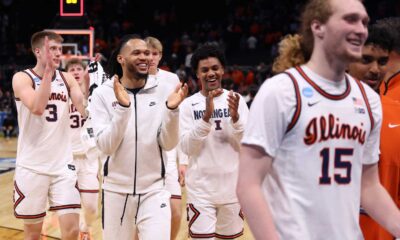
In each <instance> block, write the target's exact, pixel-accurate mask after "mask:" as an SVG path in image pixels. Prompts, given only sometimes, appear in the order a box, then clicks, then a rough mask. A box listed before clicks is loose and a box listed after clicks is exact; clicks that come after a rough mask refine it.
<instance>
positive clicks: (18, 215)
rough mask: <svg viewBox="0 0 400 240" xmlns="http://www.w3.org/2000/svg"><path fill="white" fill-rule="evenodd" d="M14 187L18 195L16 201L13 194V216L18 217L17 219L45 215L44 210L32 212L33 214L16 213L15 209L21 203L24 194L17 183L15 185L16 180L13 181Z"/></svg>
mask: <svg viewBox="0 0 400 240" xmlns="http://www.w3.org/2000/svg"><path fill="white" fill-rule="evenodd" d="M14 189H15V191H16V192H17V193H18V195H19V198H18V199H17V201H15V194H14V216H15V217H16V218H19V219H36V218H42V217H44V216H46V212H43V213H39V214H34V215H20V214H18V213H17V211H16V208H17V206H18V205H19V204H20V203H21V201H22V200H24V199H25V195H24V194H23V193H22V192H21V190H20V189H19V188H18V185H17V182H16V181H14Z"/></svg>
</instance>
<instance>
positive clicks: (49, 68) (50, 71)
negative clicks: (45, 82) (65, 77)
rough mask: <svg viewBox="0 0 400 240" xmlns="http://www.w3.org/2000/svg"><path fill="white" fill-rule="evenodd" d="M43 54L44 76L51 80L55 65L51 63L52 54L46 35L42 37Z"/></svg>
mask: <svg viewBox="0 0 400 240" xmlns="http://www.w3.org/2000/svg"><path fill="white" fill-rule="evenodd" d="M44 55H45V57H46V66H45V68H44V76H47V77H49V78H50V80H51V79H52V77H53V74H54V71H55V70H56V68H57V66H56V65H55V64H54V63H53V55H52V54H51V51H50V46H49V38H48V37H47V36H46V37H45V38H44ZM46 79H47V78H46Z"/></svg>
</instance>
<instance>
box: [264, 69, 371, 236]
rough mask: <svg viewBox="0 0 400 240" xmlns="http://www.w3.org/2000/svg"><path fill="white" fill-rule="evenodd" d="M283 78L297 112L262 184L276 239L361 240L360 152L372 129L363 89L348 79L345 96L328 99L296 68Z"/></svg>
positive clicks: (347, 77) (328, 96)
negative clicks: (293, 91) (293, 96)
mask: <svg viewBox="0 0 400 240" xmlns="http://www.w3.org/2000/svg"><path fill="white" fill-rule="evenodd" d="M287 74H288V75H290V77H291V78H292V80H293V82H294V86H295V89H296V99H297V109H296V111H295V114H294V117H293V121H292V122H291V124H289V126H288V129H287V132H286V135H285V137H284V138H283V141H282V143H281V145H280V148H279V150H278V152H277V154H276V157H275V158H274V160H273V165H272V173H271V174H270V175H268V176H267V178H266V179H265V181H264V189H266V190H267V194H268V195H269V196H268V200H270V204H271V211H272V212H273V216H274V220H275V222H276V226H277V228H278V232H279V234H280V238H281V239H286V240H290V239H302V240H303V239H304V240H305V239H307V240H320V239H342V240H356V239H362V235H361V232H360V228H359V222H358V217H359V214H358V213H359V209H360V186H361V175H362V165H363V164H365V163H366V162H363V152H364V147H365V143H366V140H367V138H368V136H369V134H370V132H371V129H372V127H373V124H374V120H373V117H372V112H371V109H370V106H369V103H368V98H367V96H366V93H365V90H364V88H363V86H362V84H361V83H359V82H358V81H356V80H354V79H353V78H352V77H351V76H349V75H347V76H346V85H347V87H346V90H345V91H344V93H342V94H340V95H331V94H329V93H327V92H325V91H324V90H322V89H321V88H320V87H319V86H318V85H317V84H315V83H314V82H313V81H312V80H311V79H310V78H309V77H308V76H307V75H306V73H304V71H303V70H302V69H301V68H300V67H299V68H297V69H294V68H292V69H290V70H288V72H287ZM266 107H268V106H266ZM277 114H278V113H277ZM321 236H324V238H321Z"/></svg>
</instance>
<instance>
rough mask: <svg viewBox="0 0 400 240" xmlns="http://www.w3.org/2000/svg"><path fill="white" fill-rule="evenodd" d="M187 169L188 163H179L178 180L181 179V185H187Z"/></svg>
mask: <svg viewBox="0 0 400 240" xmlns="http://www.w3.org/2000/svg"><path fill="white" fill-rule="evenodd" d="M186 169H187V164H179V167H178V173H179V177H178V181H179V184H180V185H181V187H184V186H185V176H186Z"/></svg>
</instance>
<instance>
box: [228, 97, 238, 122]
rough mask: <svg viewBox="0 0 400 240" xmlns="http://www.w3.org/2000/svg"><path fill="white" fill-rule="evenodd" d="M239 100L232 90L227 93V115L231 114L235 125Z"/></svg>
mask: <svg viewBox="0 0 400 240" xmlns="http://www.w3.org/2000/svg"><path fill="white" fill-rule="evenodd" d="M239 99H240V96H239V94H237V93H234V92H233V91H232V90H231V91H229V94H228V107H229V113H230V114H231V118H232V121H233V122H234V123H235V122H237V120H239V113H238V109H239Z"/></svg>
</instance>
